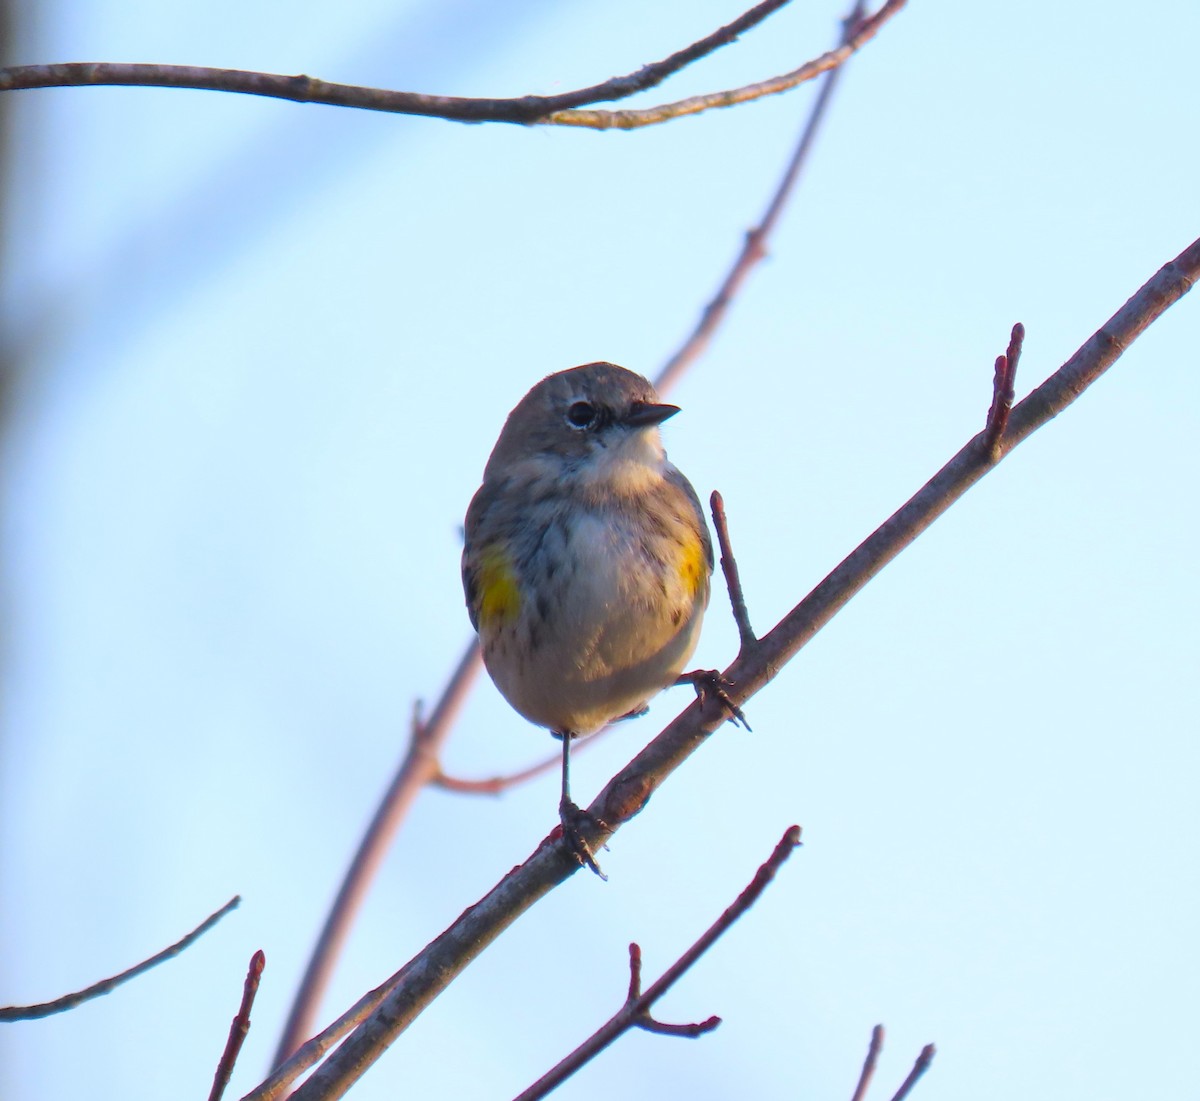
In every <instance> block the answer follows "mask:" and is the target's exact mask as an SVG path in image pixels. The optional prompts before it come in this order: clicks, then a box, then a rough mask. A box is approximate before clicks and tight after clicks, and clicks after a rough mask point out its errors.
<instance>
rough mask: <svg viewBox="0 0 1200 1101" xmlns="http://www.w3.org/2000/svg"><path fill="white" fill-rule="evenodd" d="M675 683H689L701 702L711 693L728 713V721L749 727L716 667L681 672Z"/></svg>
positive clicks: (735, 724)
mask: <svg viewBox="0 0 1200 1101" xmlns="http://www.w3.org/2000/svg"><path fill="white" fill-rule="evenodd" d="M675 683H676V684H690V685H691V686H692V687H693V688H694V689H695V690H696V698H697V699H698V700H699V701H700V703H701V704H703V703H704V701H705V699H706V698H707V697H708V695H709V694H710V693H711V694H712V696H713V697H714V698H715V699H717V700H719V701H720V702H721V705H722V706H723V707H724V708H725V710H726V711H727V712H728V713H729V721H730V722H731V723H733V725H734V726H743V727H745V728H746V729H747V730H749V729H750V724H749V723H748V722H747V721H746V716H745V714H744V713H743V711H742V709H741V708H740V707H738V705H737V704H736V703H734V702H733V700H732V698H731V697H730V695H729V691H728V689H729V683H730V682H729V681H727V680H726V679H725V678H724V677H723V676H721V672H720V670H718V669H696V670H693V671H692V672H691V673H681V674H680V675H679V678H678V679H677V680H676V681H675Z"/></svg>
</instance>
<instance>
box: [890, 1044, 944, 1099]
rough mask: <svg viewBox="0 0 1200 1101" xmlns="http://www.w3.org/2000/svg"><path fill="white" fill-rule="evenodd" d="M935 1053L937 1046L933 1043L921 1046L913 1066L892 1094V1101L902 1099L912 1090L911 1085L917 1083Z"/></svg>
mask: <svg viewBox="0 0 1200 1101" xmlns="http://www.w3.org/2000/svg"><path fill="white" fill-rule="evenodd" d="M936 1054H937V1048H935V1047H934V1046H933V1044H926V1045H925V1046H924V1047H923V1048H921V1054H920V1055H918V1056H917V1061H916V1062H915V1063H913V1068H912V1070H910V1071H909V1072H908V1077H907V1078H905V1079H904V1082H903V1083H902V1084H901V1086H900V1088H899V1089H898V1090H897V1091H896V1092H895V1093H894V1094H892V1101H904V1099H905V1098H906V1097H907V1096H908V1095H909V1094H910V1093H911V1092H912V1088H913V1086H915V1085H916V1084H917V1082H918V1081H919V1080H920V1078H921V1076H922V1075H923V1074H924V1073H925V1072H926V1071H927V1070H928V1069H929V1064H930V1063H932V1062H933V1057H934V1056H935V1055H936Z"/></svg>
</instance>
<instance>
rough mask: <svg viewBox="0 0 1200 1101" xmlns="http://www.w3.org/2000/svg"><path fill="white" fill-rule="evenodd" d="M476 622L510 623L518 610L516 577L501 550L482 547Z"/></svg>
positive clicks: (519, 608)
mask: <svg viewBox="0 0 1200 1101" xmlns="http://www.w3.org/2000/svg"><path fill="white" fill-rule="evenodd" d="M476 578H477V582H478V585H479V622H480V623H498V622H510V621H511V620H513V619H515V618H516V616H517V613H518V612H519V611H520V610H521V590H520V589H519V588H518V587H517V575H516V574H515V573H514V572H513V568H512V564H511V562H510V561H509V558H508V555H507V554H505V553H504V549H503V548H502V547H499V546H496V545H493V546H490V547H486V548H484V551H483V553H482V554H480V556H479V572H478V574H477V575H476Z"/></svg>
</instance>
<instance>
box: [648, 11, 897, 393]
mask: <svg viewBox="0 0 1200 1101" xmlns="http://www.w3.org/2000/svg"><path fill="white" fill-rule="evenodd" d="M865 6H866V5H865V4H864V3H862V0H859V2H858V3H856V4H855V6H854V8H853V10H852V11H851V12H850V14H849V15H848V16H847V17H846V19H845V20H844V21H843V23H842V38H841V44H840V46H839V49H845V48H846V46H847V44H848V43H849V41H850V40H851V37H852V36H853V35H854V33H855V32H856V31H857V30H858V28H859V27H860V25H861V23H862V12H863V9H864V7H865ZM879 14H880V15H882V14H883V12H882V11H880V13H879ZM841 71H842V68H841V66H840V65H839V66H838V67H837V68H835V69H832V70H830V72H829V75H828V76H827V77H826V78H825V79H824V80H823V81H822V82H821V90H820V92H819V93H818V94H817V98H816V102H814V103H813V106H812V110H811V111H810V112H809V115H808V120H807V121H806V122H805V124H804V127H803V129H802V130H801V133H800V140H799V141H798V142H797V143H796V148H795V150H794V151H793V153H792V156H791V160H790V161H789V162H788V166H787V168H786V169H785V170H784V173H783V176H782V178H781V179H780V181H779V184H778V185H777V186H776V188H775V191H774V194H772V196H771V200H770V202H769V203H767V209H766V210H765V211H764V213H763V216H762V219H761V220H760V221H759V223H758V225H757V226H755V227H754V228H753V229H752V230H750V232H749V233H747V234H746V239H745V241H744V242H743V244H742V250H741V252H740V253H739V254H738V257H737V259H736V260H735V261H734V262H733V266H732V267H731V268H730V269H729V273H728V274H727V275H726V276H725V279H724V281H723V282H722V283H721V286H720V288H719V289H718V290H717V293H716V294H715V295H714V296H713V299H712V301H711V302H709V303H708V305H707V306H705V307H704V310H703V311H702V313H701V314H700V320H699V321H698V322H697V324H696V327H695V328H694V329H693V330H692V332H691V335H689V336H688V338H687V339H686V340H685V341H684V342H683V344H682V345H681V346H680V348H679V350H678V351H677V352H676V353H675V354H674V355H673V356H672V357H671V358H670V359H669V360H667V362H666V364H665V365H664V366H663V368H662V370H661V371H660V372H659V373H658V377H657V378H656V379H655V380H654V385H655V387H656V388H657V389H658V390H659V391H660V392H662V391H665V390H666V389H669V388H670V387H671V386H672V385H673V384H674V383H675V382H676V381H677V380H678V378H679V376H680V375H682V374H683V372H684V371H686V370H687V368H688V367H689V366H691V363H692V361H693V360H694V359H697V358H699V356H700V355H701V354H702V353H703V352H704V350H705V349H706V348H707V347H708V344H709V341H710V340H711V339H712V336H713V333H714V332H716V330H717V327H718V326H719V325H720V324H721V322H722V321H724V320H725V315H726V313H728V311H729V307H730V305H731V304H732V303H733V300H734V298H736V297H737V294H738V291H739V290H740V289H741V286H742V284H743V283H744V282H745V281H746V277H747V276H748V275H749V274H750V271H751V269H753V268H754V267H755V265H757V264H758V263H759V261H760V260H762V259H763V258H764V257H765V256H766V255H767V248H766V243H767V238H768V237H770V235H771V233H772V232H773V231H774V229H775V224H776V223H777V222H778V221H779V218H780V216H781V215H782V214H783V210H784V207H785V206H786V205H787V202H788V199H789V198H790V197H791V194H792V192H793V191H794V190H795V188H796V182H797V180H799V178H800V172H801V170H802V169H803V168H804V165H805V163H806V162H807V160H808V156H809V153H810V152H811V150H812V147H813V143H814V142H815V140H816V137H817V133H818V132H819V130H820V127H821V123H822V122H824V120H825V116H826V115H827V114H828V111H829V104H830V101H831V100H832V98H833V92H834V89H835V88H836V87H837V82H838V77H839V75H840V74H841Z"/></svg>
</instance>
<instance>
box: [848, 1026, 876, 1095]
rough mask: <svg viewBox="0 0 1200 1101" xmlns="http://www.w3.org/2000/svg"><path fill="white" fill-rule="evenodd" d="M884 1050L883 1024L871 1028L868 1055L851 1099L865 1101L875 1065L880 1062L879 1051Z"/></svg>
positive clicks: (873, 1075)
mask: <svg viewBox="0 0 1200 1101" xmlns="http://www.w3.org/2000/svg"><path fill="white" fill-rule="evenodd" d="M882 1050H883V1025H876V1026H875V1027H874V1028H873V1029H871V1042H870V1044H869V1045H868V1046H867V1057H866V1059H864V1060H863V1065H862V1073H861V1074H859V1076H858V1085H857V1086H855V1087H854V1096H853V1097H851V1098H850V1101H863V1098H865V1097H866V1096H867V1090H868V1089H869V1088H870V1086H871V1079H872V1078H874V1077H875V1067H876V1065H877V1064H878V1063H879V1053H880V1052H881V1051H882Z"/></svg>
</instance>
